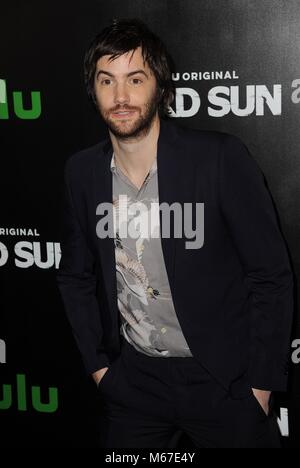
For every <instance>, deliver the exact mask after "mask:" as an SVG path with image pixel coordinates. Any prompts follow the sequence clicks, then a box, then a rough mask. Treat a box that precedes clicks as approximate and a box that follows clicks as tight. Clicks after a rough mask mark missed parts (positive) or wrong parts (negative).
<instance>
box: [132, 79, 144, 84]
mask: <svg viewBox="0 0 300 468" xmlns="http://www.w3.org/2000/svg"><path fill="white" fill-rule="evenodd" d="M131 82H132V84H134V85H137V84H140V83H142V80H140V79H139V78H132V79H131Z"/></svg>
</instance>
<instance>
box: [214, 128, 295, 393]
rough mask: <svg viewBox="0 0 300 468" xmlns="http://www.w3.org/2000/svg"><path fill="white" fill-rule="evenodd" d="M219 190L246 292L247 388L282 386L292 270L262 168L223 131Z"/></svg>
mask: <svg viewBox="0 0 300 468" xmlns="http://www.w3.org/2000/svg"><path fill="white" fill-rule="evenodd" d="M219 164H220V165H219V196H220V200H219V201H220V206H221V210H222V213H223V217H224V221H225V223H226V224H227V226H228V229H229V232H230V234H231V237H232V240H233V243H234V245H235V247H236V250H237V253H238V255H239V258H240V261H241V264H242V266H243V269H244V272H245V281H246V285H247V287H248V288H249V290H250V293H251V308H250V313H251V331H250V332H251V347H250V365H249V369H248V378H249V380H250V383H251V386H252V387H253V388H257V389H262V390H271V391H285V390H286V387H287V377H288V363H289V360H290V358H289V356H290V333H291V324H292V317H293V284H294V281H293V273H292V271H291V266H290V262H289V258H288V253H287V249H286V246H285V242H284V240H283V237H282V235H281V232H280V230H279V225H278V221H277V217H276V213H275V209H274V206H273V202H272V199H271V196H270V193H269V191H268V189H267V187H266V185H265V183H264V177H263V173H262V172H261V170H260V168H259V166H258V164H257V163H256V161H255V160H254V159H253V158H252V156H251V154H250V153H249V151H248V149H247V147H246V146H245V145H244V144H243V142H242V141H241V140H240V139H239V138H237V137H235V136H233V135H229V134H225V136H224V141H223V144H222V150H221V153H220V159H219Z"/></svg>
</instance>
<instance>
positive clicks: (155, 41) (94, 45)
mask: <svg viewBox="0 0 300 468" xmlns="http://www.w3.org/2000/svg"><path fill="white" fill-rule="evenodd" d="M138 47H141V49H142V56H143V59H144V61H145V62H147V64H148V66H149V68H150V69H151V71H152V72H153V74H154V76H155V78H156V81H157V86H158V91H159V93H160V100H159V104H158V112H159V115H160V116H161V117H167V116H168V115H169V113H170V110H169V105H170V103H171V102H172V101H173V99H174V96H175V88H174V84H173V81H172V71H173V68H174V63H173V60H172V58H171V56H170V55H169V53H168V52H167V50H166V47H165V45H164V44H163V42H162V41H161V40H160V39H159V37H157V36H156V35H155V34H154V33H152V32H151V31H150V30H149V29H148V27H147V26H146V25H145V24H144V23H143V22H142V21H140V20H139V19H136V18H133V19H113V21H112V24H111V25H109V26H107V27H106V28H105V29H103V30H102V31H101V32H100V33H99V34H97V36H96V37H95V38H94V39H93V41H92V42H91V44H90V46H89V48H88V50H87V51H86V53H85V57H84V81H85V86H86V89H87V93H88V96H89V98H90V99H91V100H92V102H93V103H94V104H95V106H96V107H97V102H96V96H95V89H94V78H95V72H96V64H97V61H98V60H99V58H100V57H102V56H103V55H111V56H112V57H111V60H113V59H115V58H117V57H119V56H120V55H123V54H125V53H127V52H129V51H134V50H135V49H137V48H138Z"/></svg>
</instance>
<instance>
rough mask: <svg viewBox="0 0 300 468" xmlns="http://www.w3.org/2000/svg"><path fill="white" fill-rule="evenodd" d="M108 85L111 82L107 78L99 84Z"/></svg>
mask: <svg viewBox="0 0 300 468" xmlns="http://www.w3.org/2000/svg"><path fill="white" fill-rule="evenodd" d="M110 83H111V80H110V79H108V78H106V79H105V80H102V81H101V84H102V85H109V84H110Z"/></svg>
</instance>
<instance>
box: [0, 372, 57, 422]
mask: <svg viewBox="0 0 300 468" xmlns="http://www.w3.org/2000/svg"><path fill="white" fill-rule="evenodd" d="M2 387H3V398H2V400H0V410H7V409H9V408H11V406H12V401H13V398H12V386H11V385H8V384H3V385H2ZM16 395H17V408H18V410H19V411H27V394H26V378H25V375H23V374H17V387H16ZM48 400H49V401H48V402H47V403H42V401H41V389H40V387H35V386H32V387H31V403H32V407H33V408H34V409H35V410H36V411H39V412H40V413H54V412H55V411H56V410H57V408H58V392H57V388H54V387H50V388H49V399H48Z"/></svg>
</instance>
